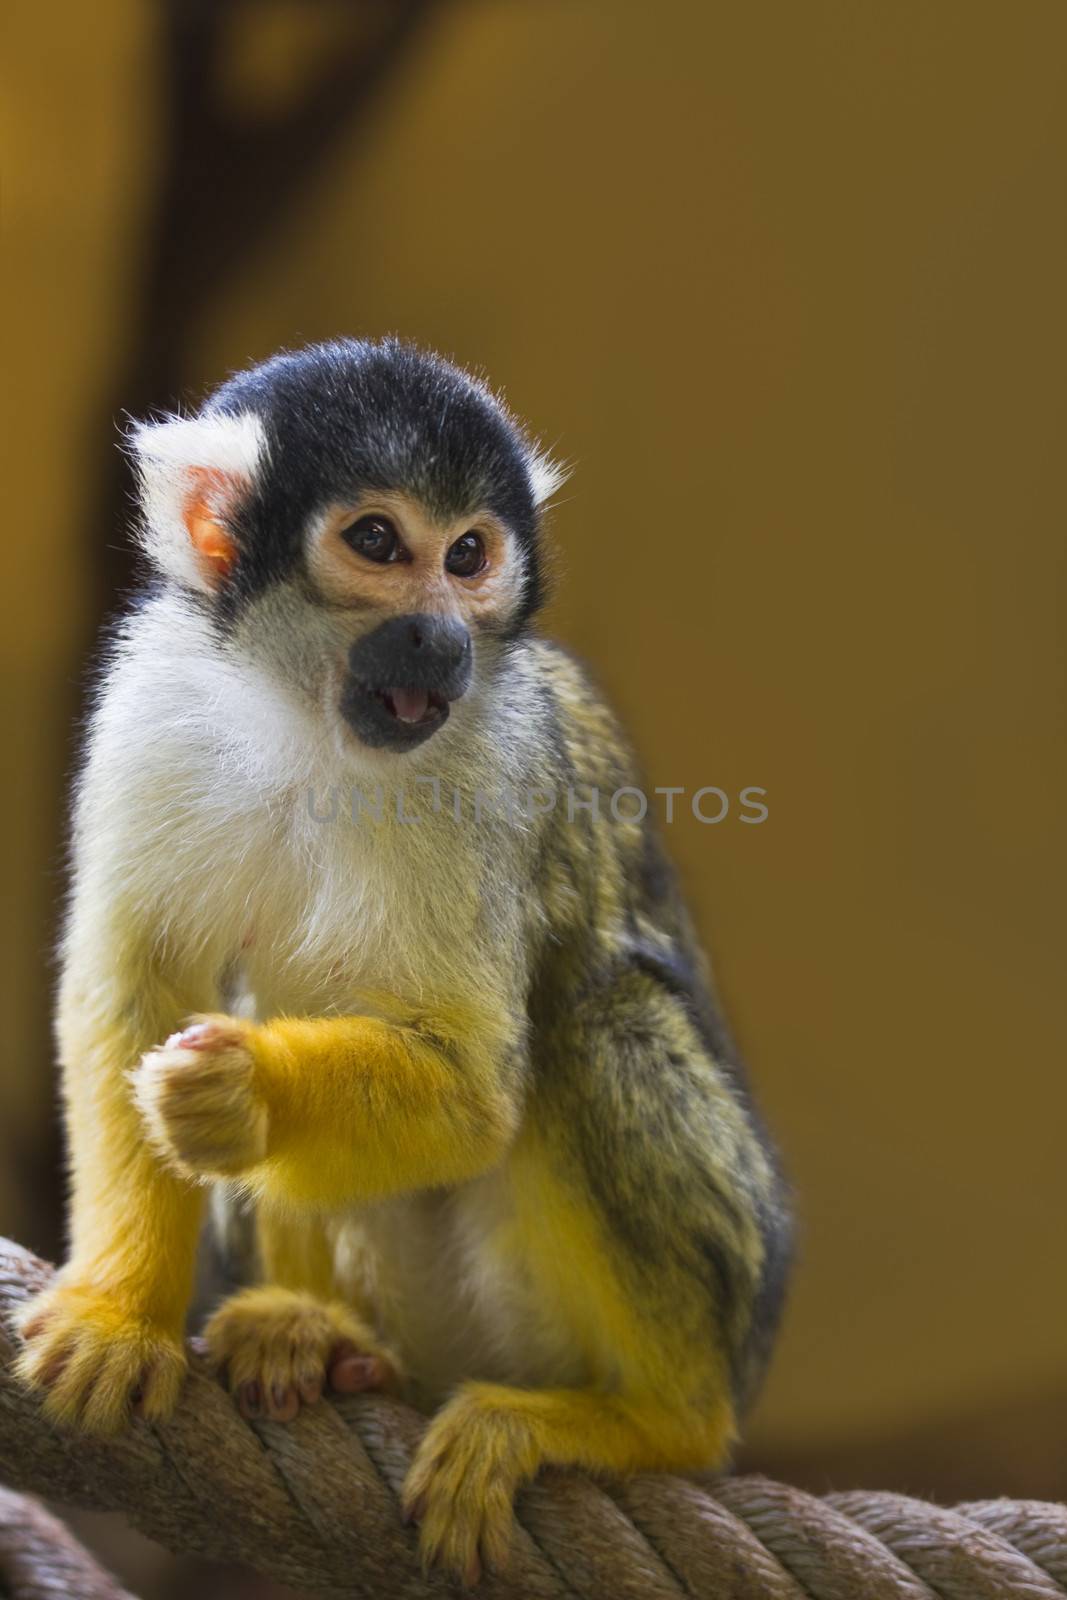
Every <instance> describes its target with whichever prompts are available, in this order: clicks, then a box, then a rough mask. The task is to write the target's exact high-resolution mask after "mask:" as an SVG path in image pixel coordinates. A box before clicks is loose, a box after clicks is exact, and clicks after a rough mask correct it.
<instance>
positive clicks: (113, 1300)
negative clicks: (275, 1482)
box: [15, 1269, 186, 1434]
mask: <svg viewBox="0 0 1067 1600" xmlns="http://www.w3.org/2000/svg"><path fill="white" fill-rule="evenodd" d="M16 1326H17V1329H18V1332H19V1333H20V1334H21V1336H22V1339H23V1341H24V1349H23V1350H22V1353H21V1354H20V1356H19V1358H18V1361H17V1362H16V1365H15V1371H16V1373H17V1375H18V1376H19V1377H20V1378H21V1379H22V1381H23V1382H24V1383H26V1384H28V1385H29V1387H30V1388H31V1389H39V1390H42V1391H43V1392H44V1409H45V1412H46V1414H47V1415H48V1416H50V1417H51V1418H52V1419H53V1420H54V1421H56V1422H60V1423H66V1424H69V1425H71V1426H77V1427H79V1428H82V1429H84V1430H85V1431H86V1432H88V1433H97V1434H108V1433H115V1432H117V1431H118V1430H119V1429H120V1428H122V1427H123V1426H124V1425H125V1423H126V1422H128V1421H129V1418H130V1415H131V1412H133V1413H136V1414H137V1415H138V1416H143V1417H147V1418H149V1419H150V1420H153V1421H158V1420H160V1419H162V1418H164V1417H167V1416H169V1415H170V1413H171V1412H172V1411H173V1409H174V1406H175V1404H176V1402H177V1399H178V1392H179V1390H180V1388H181V1384H182V1378H183V1377H184V1375H185V1365H186V1363H185V1353H184V1351H183V1349H182V1342H181V1334H180V1331H179V1330H172V1329H169V1328H166V1327H164V1326H162V1325H161V1324H160V1323H159V1322H157V1321H156V1320H155V1319H154V1318H152V1317H150V1316H148V1315H146V1314H145V1313H144V1312H143V1311H141V1310H139V1309H138V1308H136V1307H134V1306H133V1305H128V1304H126V1303H125V1302H124V1300H123V1298H122V1296H121V1295H120V1294H115V1293H106V1292H103V1291H101V1290H99V1289H97V1288H95V1287H94V1286H93V1285H91V1284H89V1283H84V1282H79V1280H78V1278H77V1276H76V1275H74V1274H73V1273H72V1272H71V1269H68V1271H67V1272H65V1273H61V1274H60V1276H59V1277H58V1278H57V1279H56V1281H55V1282H54V1283H53V1284H52V1285H51V1287H50V1288H48V1289H45V1290H44V1291H43V1293H41V1294H39V1295H37V1296H36V1297H35V1298H34V1299H33V1300H30V1301H28V1302H27V1304H26V1305H24V1306H23V1307H22V1308H21V1309H20V1311H19V1314H18V1317H17V1319H16Z"/></svg>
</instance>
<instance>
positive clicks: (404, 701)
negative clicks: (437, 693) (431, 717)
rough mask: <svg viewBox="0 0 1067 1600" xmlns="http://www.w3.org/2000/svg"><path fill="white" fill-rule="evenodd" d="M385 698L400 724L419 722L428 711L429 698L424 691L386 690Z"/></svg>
mask: <svg viewBox="0 0 1067 1600" xmlns="http://www.w3.org/2000/svg"><path fill="white" fill-rule="evenodd" d="M385 698H386V700H387V701H388V703H389V705H390V706H391V708H392V711H393V715H394V716H395V717H397V718H398V719H399V720H400V721H401V722H421V721H422V719H423V717H424V716H425V715H426V713H427V711H429V709H430V696H429V694H428V692H427V691H426V690H425V689H387V690H386V691H385Z"/></svg>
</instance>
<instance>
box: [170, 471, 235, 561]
mask: <svg viewBox="0 0 1067 1600" xmlns="http://www.w3.org/2000/svg"><path fill="white" fill-rule="evenodd" d="M190 478H191V479H192V483H191V486H190V490H189V494H188V496H187V497H186V501H185V510H184V513H183V514H184V517H185V526H186V528H187V529H188V530H189V539H190V541H191V543H192V546H193V549H194V550H195V551H196V553H197V555H198V557H199V558H200V564H201V566H202V567H203V569H204V572H205V575H206V576H207V577H208V578H209V579H211V581H212V582H214V583H221V582H223V581H224V580H225V579H226V578H228V577H229V576H230V573H231V572H232V571H233V568H234V563H235V562H236V560H237V544H236V541H235V540H234V537H233V535H232V534H231V533H230V531H229V529H228V528H227V527H226V524H225V522H224V521H223V518H224V516H225V514H226V507H227V506H228V505H229V504H230V503H231V502H232V501H233V500H234V498H235V497H236V495H237V493H238V491H239V489H240V488H241V487H242V485H243V481H244V480H243V479H241V478H239V477H237V476H236V475H235V474H234V473H230V472H220V471H219V470H218V468H216V467H194V468H193V469H192V471H191V473H190Z"/></svg>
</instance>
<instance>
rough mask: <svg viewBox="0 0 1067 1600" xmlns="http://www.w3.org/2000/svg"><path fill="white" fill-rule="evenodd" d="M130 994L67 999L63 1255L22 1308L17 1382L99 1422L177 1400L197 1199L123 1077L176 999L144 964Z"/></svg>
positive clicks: (50, 1405) (55, 1407)
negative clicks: (67, 1224)
mask: <svg viewBox="0 0 1067 1600" xmlns="http://www.w3.org/2000/svg"><path fill="white" fill-rule="evenodd" d="M129 992H133V993H136V995H137V999H136V1002H135V1003H127V1004H123V1003H121V1001H119V1000H118V999H117V997H116V996H115V995H114V992H113V988H112V986H110V985H109V986H104V985H102V986H101V987H100V989H99V991H98V994H99V998H98V999H97V1003H96V1004H92V1005H91V1004H88V1003H86V1002H85V1000H84V998H83V996H82V995H81V994H76V995H75V996H73V997H72V996H71V995H70V994H69V993H68V994H67V996H66V998H65V1002H64V1004H63V1007H62V1010H61V1015H60V1042H61V1048H62V1051H63V1057H64V1088H65V1094H66V1099H67V1105H68V1117H67V1124H68V1130H69V1140H70V1159H71V1171H72V1205H71V1249H70V1256H69V1259H68V1262H67V1264H66V1266H65V1267H64V1268H63V1269H62V1271H61V1272H60V1273H59V1274H58V1276H57V1278H56V1280H55V1282H54V1283H53V1285H52V1286H51V1287H50V1288H49V1289H47V1290H45V1291H44V1293H43V1294H41V1295H38V1296H37V1297H36V1298H35V1299H34V1300H32V1301H31V1302H29V1304H28V1305H26V1306H25V1307H24V1308H23V1310H22V1313H21V1316H20V1318H19V1327H20V1331H21V1334H22V1337H23V1340H24V1341H25V1348H24V1349H23V1351H22V1353H21V1356H20V1358H19V1362H18V1371H19V1373H20V1375H21V1377H22V1378H23V1380H24V1381H25V1382H26V1383H28V1384H30V1385H31V1386H32V1387H35V1388H40V1389H43V1390H44V1391H45V1392H46V1393H45V1401H44V1404H45V1410H46V1411H47V1412H48V1414H49V1415H50V1416H52V1417H53V1418H55V1419H56V1420H57V1421H61V1422H66V1423H73V1424H77V1425H78V1426H80V1427H82V1428H85V1429H87V1430H89V1431H91V1432H97V1433H108V1432H112V1431H114V1430H115V1429H117V1428H119V1427H120V1426H121V1425H122V1424H123V1422H124V1421H125V1420H126V1419H127V1418H128V1416H129V1415H130V1411H131V1407H132V1406H133V1405H136V1406H137V1408H138V1409H139V1410H140V1411H141V1412H142V1413H143V1414H144V1415H145V1416H148V1417H163V1416H166V1415H167V1414H168V1413H169V1412H170V1411H171V1409H172V1408H173V1406H174V1403H175V1401H176V1399H177V1396H178V1391H179V1388H180V1386H181V1381H182V1377H183V1374H184V1371H185V1357H184V1354H183V1350H182V1336H183V1329H184V1320H185V1312H186V1307H187V1305H188V1302H189V1297H190V1293H191V1288H192V1279H193V1268H194V1262H195V1256H196V1246H197V1236H198V1232H199V1224H200V1213H201V1201H202V1191H200V1190H198V1189H196V1188H194V1187H192V1186H191V1185H190V1184H189V1183H188V1182H186V1181H185V1180H184V1179H183V1178H181V1177H179V1176H177V1175H176V1174H175V1173H174V1172H172V1171H168V1170H167V1169H166V1167H165V1166H164V1165H163V1164H162V1163H161V1162H160V1161H159V1160H158V1158H157V1157H156V1156H155V1154H154V1153H153V1152H152V1151H151V1150H150V1149H148V1148H147V1146H146V1144H145V1138H144V1132H143V1128H142V1126H141V1120H140V1118H139V1116H138V1114H137V1111H136V1108H135V1107H134V1105H133V1101H132V1098H131V1094H130V1087H129V1083H128V1081H127V1073H128V1072H129V1071H130V1069H131V1068H132V1067H133V1066H134V1065H135V1063H136V1062H137V1059H138V1057H139V1055H140V1054H141V1052H142V1051H143V1050H145V1049H146V1048H147V1047H148V1046H149V1045H150V1044H152V1043H154V1042H155V1041H156V1040H157V1039H158V1038H159V1037H160V1036H161V1034H162V1033H165V1032H166V1030H167V1029H168V1028H170V1027H172V1026H173V1025H174V1021H175V1013H176V1012H178V1014H180V1011H179V1008H178V1007H177V1006H176V1005H175V1002H174V1000H173V997H172V996H169V995H168V994H167V992H166V991H165V990H164V989H163V988H162V987H160V986H156V985H154V984H153V983H152V982H151V981H150V979H146V977H145V975H143V974H142V975H140V977H139V982H138V986H137V988H136V990H131V991H128V993H129ZM96 995H97V992H94V998H96ZM105 1007H106V1008H107V1009H108V1012H109V1014H108V1015H107V1016H104V1017H102V1016H101V1014H100V1013H101V1011H102V1010H103V1009H104V1008H105Z"/></svg>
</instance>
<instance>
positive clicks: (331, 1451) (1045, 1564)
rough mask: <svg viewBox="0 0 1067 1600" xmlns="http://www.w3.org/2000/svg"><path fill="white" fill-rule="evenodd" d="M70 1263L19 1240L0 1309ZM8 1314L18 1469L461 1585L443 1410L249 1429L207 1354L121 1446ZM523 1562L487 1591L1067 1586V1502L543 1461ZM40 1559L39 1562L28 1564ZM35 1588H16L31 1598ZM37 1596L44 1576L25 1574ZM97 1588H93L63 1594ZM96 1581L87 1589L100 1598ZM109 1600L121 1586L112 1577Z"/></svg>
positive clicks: (151, 1512) (296, 1553) (72, 1496)
mask: <svg viewBox="0 0 1067 1600" xmlns="http://www.w3.org/2000/svg"><path fill="white" fill-rule="evenodd" d="M50 1272H51V1269H50V1268H49V1267H47V1266H46V1265H45V1264H44V1263H43V1262H41V1261H38V1260H37V1259H36V1258H35V1257H34V1256H32V1255H30V1254H29V1252H28V1251H25V1250H22V1249H20V1248H19V1246H18V1245H13V1244H9V1243H7V1242H4V1241H0V1314H2V1313H5V1312H7V1311H10V1310H11V1309H12V1308H13V1307H14V1306H15V1305H16V1304H17V1303H18V1302H20V1301H21V1300H23V1299H24V1298H25V1297H26V1296H27V1295H28V1294H31V1293H34V1292H36V1290H37V1289H38V1288H40V1287H41V1286H42V1285H43V1284H44V1283H45V1282H47V1280H48V1277H49V1275H50ZM14 1345H15V1341H14V1338H13V1336H12V1335H11V1334H9V1333H8V1332H7V1331H6V1328H5V1327H4V1326H3V1324H2V1318H0V1478H3V1479H4V1480H6V1481H7V1482H9V1483H12V1484H14V1485H15V1486H17V1487H19V1488H22V1489H29V1490H31V1491H34V1492H36V1493H44V1494H47V1495H48V1496H49V1497H50V1498H52V1499H58V1500H65V1501H68V1502H70V1503H73V1504H76V1505H82V1506H89V1507H94V1508H96V1509H100V1510H115V1511H121V1512H122V1513H123V1515H124V1516H125V1517H126V1518H127V1520H128V1521H130V1522H131V1523H133V1525H134V1526H135V1527H137V1528H139V1529H140V1530H141V1531H142V1532H143V1533H146V1534H148V1535H149V1537H150V1538H153V1539H156V1540H158V1542H159V1543H160V1544H163V1545H165V1546H166V1547H167V1548H168V1549H171V1550H176V1551H189V1552H194V1553H197V1554H200V1555H204V1556H208V1557H212V1558H214V1559H218V1560H226V1561H238V1562H243V1563H245V1564H246V1565H248V1566H250V1567H254V1568H256V1569H257V1570H259V1571H261V1572H265V1573H267V1574H269V1575H270V1576H271V1577H273V1578H275V1579H277V1580H280V1581H281V1582H284V1583H289V1584H292V1585H293V1586H294V1587H295V1588H302V1589H306V1590H309V1591H312V1592H314V1593H317V1594H323V1595H332V1596H336V1597H338V1600H340V1597H342V1596H343V1597H345V1600H356V1597H358V1600H407V1597H410V1600H426V1597H428V1596H432V1595H442V1596H444V1595H449V1594H454V1592H455V1591H454V1590H453V1589H452V1587H451V1585H450V1584H449V1582H448V1581H447V1580H446V1579H445V1578H444V1577H443V1576H441V1575H440V1574H432V1575H430V1576H429V1577H425V1576H423V1574H422V1572H421V1570H420V1567H419V1562H418V1557H417V1554H416V1548H415V1535H414V1532H413V1530H411V1529H410V1528H407V1527H405V1526H404V1525H403V1524H402V1522H401V1519H400V1516H399V1514H398V1509H397V1507H398V1498H399V1493H400V1488H401V1485H402V1483H403V1480H404V1475H405V1472H406V1470H407V1466H408V1463H409V1462H410V1460H411V1456H412V1452H413V1450H414V1449H415V1447H416V1445H417V1443H418V1440H419V1438H420V1436H421V1433H422V1429H423V1427H424V1423H423V1421H422V1419H421V1418H420V1417H418V1416H417V1415H416V1414H415V1413H414V1412H413V1411H411V1410H409V1409H408V1408H407V1407H405V1406H403V1405H400V1404H399V1403H397V1402H395V1401H392V1400H389V1399H387V1398H385V1397H384V1396H370V1395H366V1396H359V1397H351V1398H347V1399H343V1400H339V1401H337V1402H334V1403H330V1404H324V1405H320V1406H317V1407H315V1408H314V1409H313V1410H305V1411H303V1412H302V1413H301V1414H300V1416H298V1417H297V1418H296V1420H295V1421H294V1422H291V1423H285V1424H281V1423H271V1422H267V1421H262V1422H256V1423H254V1424H249V1423H246V1422H244V1421H243V1420H242V1419H241V1417H240V1416H239V1415H238V1413H237V1411H236V1409H235V1408H234V1406H233V1405H232V1403H231V1402H230V1400H229V1398H228V1396H227V1395H226V1394H225V1393H224V1392H223V1391H222V1389H221V1388H220V1387H219V1386H218V1385H217V1384H216V1383H214V1382H213V1381H211V1380H210V1379H209V1378H208V1377H207V1376H206V1375H205V1374H204V1373H203V1371H202V1370H198V1366H197V1359H196V1357H195V1356H194V1358H193V1363H192V1368H193V1369H192V1371H191V1373H190V1377H189V1381H188V1383H187V1384H186V1386H185V1390H184V1392H183V1397H182V1401H181V1404H180V1405H179V1408H178V1410H177V1412H176V1414H175V1416H174V1417H173V1418H172V1420H171V1421H170V1422H167V1423H165V1424H163V1425H160V1426H149V1425H148V1424H146V1423H144V1422H135V1423H134V1424H133V1425H132V1426H131V1427H130V1429H129V1431H128V1432H127V1433H125V1434H123V1435H122V1436H121V1437H119V1438H117V1439H109V1440H93V1439H85V1438H80V1437H78V1438H76V1437H74V1436H72V1435H70V1434H65V1433H62V1432H60V1431H58V1430H57V1429H55V1428H53V1427H52V1426H50V1425H49V1424H48V1423H47V1422H46V1421H45V1419H44V1418H43V1417H42V1415H41V1412H40V1409H39V1406H38V1403H37V1401H36V1400H35V1399H34V1398H33V1396H31V1395H29V1394H27V1393H26V1392H25V1391H24V1390H23V1389H22V1388H21V1387H20V1386H19V1385H18V1384H16V1383H15V1382H14V1381H13V1380H12V1378H11V1377H10V1374H9V1372H8V1370H7V1369H8V1366H9V1363H10V1360H11V1357H12V1354H13V1351H14ZM517 1514H518V1532H517V1537H516V1540H515V1544H514V1548H513V1554H512V1559H511V1565H510V1568H509V1571H508V1572H507V1574H506V1575H503V1576H493V1575H487V1576H486V1577H485V1578H484V1579H483V1582H482V1584H481V1585H480V1588H479V1594H480V1596H482V1597H483V1600H518V1597H519V1596H522V1597H523V1600H564V1597H568V1600H573V1597H576V1596H577V1597H580V1600H605V1597H610V1600H678V1597H679V1596H680V1595H685V1596H690V1597H693V1600H1064V1597H1065V1596H1067V1507H1063V1506H1057V1505H1048V1504H1043V1503H1041V1502H1030V1501H1012V1500H992V1501H981V1502H978V1503H975V1504H972V1505H963V1506H957V1507H956V1509H955V1510H953V1511H948V1510H943V1509H942V1508H940V1507H938V1506H932V1505H929V1504H927V1503H925V1502H924V1501H920V1500H914V1499H910V1498H908V1497H907V1496H904V1495H895V1494H880V1493H875V1494H870V1493H862V1492H855V1493H848V1494H835V1495H828V1496H826V1497H824V1498H821V1499H820V1498H818V1497H816V1496H813V1495H809V1494H805V1493H803V1492H802V1491H801V1490H799V1489H792V1488H789V1487H788V1486H787V1485H785V1484H780V1483H772V1482H770V1481H769V1480H767V1479H764V1478H759V1477H744V1478H733V1479H711V1478H708V1479H706V1480H701V1479H693V1478H673V1477H667V1476H644V1477H634V1478H631V1479H629V1480H626V1481H624V1482H617V1483H611V1484H606V1485H599V1484H596V1483H594V1482H593V1481H592V1480H591V1479H590V1478H587V1477H584V1476H582V1475H580V1474H578V1473H572V1472H567V1473H564V1472H555V1471H546V1472H544V1473H542V1474H541V1476H540V1477H539V1478H538V1479H537V1481H536V1482H535V1483H533V1484H532V1485H530V1486H529V1487H528V1488H527V1489H525V1490H524V1491H523V1492H522V1493H521V1494H520V1496H519V1499H518V1502H517ZM27 1559H29V1558H27ZM22 1592H23V1591H19V1590H16V1591H15V1593H16V1594H21V1593H22ZM24 1592H25V1594H26V1595H27V1596H34V1600H35V1597H36V1594H37V1593H38V1592H41V1593H47V1592H48V1591H47V1589H41V1590H40V1591H35V1590H33V1589H32V1588H27V1589H26V1590H25V1591H24ZM66 1592H67V1593H69V1594H70V1595H71V1596H72V1600H73V1597H79V1596H80V1594H81V1592H82V1591H79V1590H78V1589H77V1588H73V1589H69V1590H68V1591H66ZM97 1592H98V1591H94V1590H92V1589H86V1590H85V1591H84V1594H85V1596H86V1600H89V1597H95V1594H96V1593H97ZM104 1592H105V1593H106V1592H107V1591H104Z"/></svg>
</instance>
